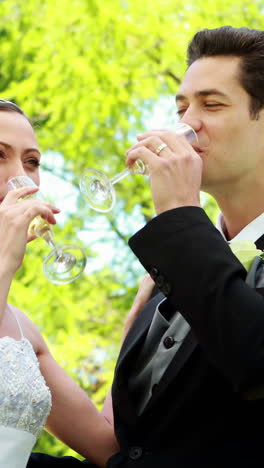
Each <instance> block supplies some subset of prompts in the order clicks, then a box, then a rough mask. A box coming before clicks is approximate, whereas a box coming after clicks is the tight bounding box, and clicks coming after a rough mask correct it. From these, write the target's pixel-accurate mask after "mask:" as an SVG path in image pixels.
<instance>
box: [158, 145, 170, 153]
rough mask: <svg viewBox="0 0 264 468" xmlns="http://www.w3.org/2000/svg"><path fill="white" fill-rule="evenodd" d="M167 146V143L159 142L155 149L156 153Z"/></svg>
mask: <svg viewBox="0 0 264 468" xmlns="http://www.w3.org/2000/svg"><path fill="white" fill-rule="evenodd" d="M167 146H168V145H167V144H166V143H161V145H159V146H158V148H157V149H156V153H157V155H159V154H160V152H161V151H162V150H164V148H166V147H167Z"/></svg>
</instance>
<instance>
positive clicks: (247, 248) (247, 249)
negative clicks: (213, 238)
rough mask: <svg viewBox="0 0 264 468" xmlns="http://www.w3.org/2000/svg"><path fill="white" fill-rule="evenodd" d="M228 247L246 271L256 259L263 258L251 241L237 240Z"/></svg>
mask: <svg viewBox="0 0 264 468" xmlns="http://www.w3.org/2000/svg"><path fill="white" fill-rule="evenodd" d="M229 246H230V248H231V250H232V252H233V253H234V254H235V255H236V257H237V258H238V260H239V261H240V262H241V263H242V265H243V266H244V267H245V269H246V270H247V271H249V269H250V267H251V265H252V263H253V261H254V259H255V258H256V257H261V258H264V257H263V251H262V250H260V249H257V247H256V245H255V244H254V242H253V241H247V240H238V241H234V242H231V243H230V244H229Z"/></svg>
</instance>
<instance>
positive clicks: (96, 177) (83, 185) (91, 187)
mask: <svg viewBox="0 0 264 468" xmlns="http://www.w3.org/2000/svg"><path fill="white" fill-rule="evenodd" d="M173 130H174V131H175V133H177V135H184V137H185V138H186V139H187V141H189V142H190V143H191V142H193V141H197V135H196V133H195V131H194V130H193V128H192V127H190V125H188V124H185V123H183V122H179V123H178V124H176V126H175V127H174V128H173ZM131 174H148V167H147V166H146V165H145V164H144V162H143V161H141V160H140V159H138V160H137V161H136V162H135V163H134V164H133V165H132V166H130V167H127V168H126V169H124V170H123V171H121V172H119V173H118V174H115V175H114V176H113V177H111V178H109V177H108V176H107V175H106V174H105V173H104V172H102V171H98V170H97V169H87V170H86V171H85V173H84V174H83V175H82V176H81V177H80V180H79V186H80V190H81V193H82V196H83V198H84V199H85V200H86V202H87V203H88V205H89V206H90V208H93V209H94V210H96V211H99V212H101V213H106V212H108V211H110V210H111V209H112V208H113V206H114V205H115V202H116V191H115V188H114V185H115V184H116V183H117V182H119V181H120V180H122V179H124V178H125V177H127V176H128V175H131Z"/></svg>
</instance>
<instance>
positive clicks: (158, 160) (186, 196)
mask: <svg viewBox="0 0 264 468" xmlns="http://www.w3.org/2000/svg"><path fill="white" fill-rule="evenodd" d="M161 145H163V148H162V146H161ZM159 148H162V149H161V150H160V151H157V150H158V149H159ZM137 159H141V160H142V161H143V162H144V163H145V164H147V165H148V168H149V174H150V184H151V189H152V197H153V202H154V205H155V209H156V213H157V214H160V213H163V212H164V211H167V210H170V209H173V208H178V207H179V206H190V205H191V206H200V202H199V191H200V186H201V176H202V166H203V164H202V160H201V158H200V156H199V155H198V153H197V152H196V151H195V150H194V149H193V147H192V146H191V145H190V143H188V141H187V140H186V138H185V137H184V136H181V135H177V133H176V132H173V131H168V130H157V131H152V132H147V133H144V134H143V135H139V136H138V143H137V144H135V145H134V146H133V147H132V148H131V149H129V150H128V151H127V164H128V165H129V166H131V165H132V164H133V163H134V162H135V161H136V160H137Z"/></svg>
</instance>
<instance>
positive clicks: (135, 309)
mask: <svg viewBox="0 0 264 468" xmlns="http://www.w3.org/2000/svg"><path fill="white" fill-rule="evenodd" d="M154 286H155V283H154V281H153V279H152V278H151V277H150V276H149V275H146V276H144V278H143V279H142V280H141V283H140V285H139V289H138V292H137V295H136V296H135V299H134V302H133V304H132V307H131V309H130V311H129V312H128V315H127V317H126V321H125V325H124V331H123V340H122V341H124V339H125V337H126V335H127V333H128V331H129V330H130V328H131V327H132V325H133V323H134V321H135V320H136V318H137V316H138V315H139V313H140V312H141V310H142V309H143V307H144V305H145V304H146V303H147V302H148V301H149V299H150V296H151V293H152V291H153V288H154Z"/></svg>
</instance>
